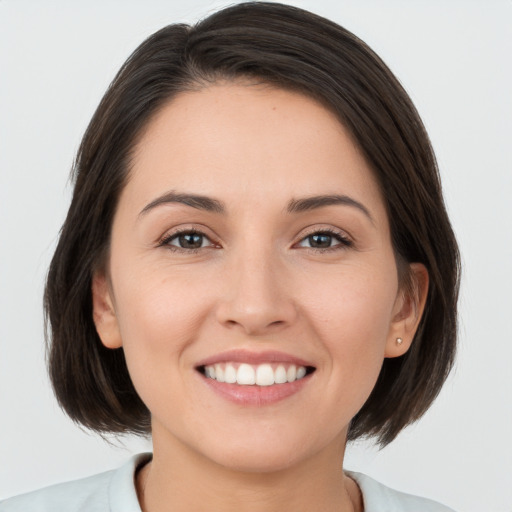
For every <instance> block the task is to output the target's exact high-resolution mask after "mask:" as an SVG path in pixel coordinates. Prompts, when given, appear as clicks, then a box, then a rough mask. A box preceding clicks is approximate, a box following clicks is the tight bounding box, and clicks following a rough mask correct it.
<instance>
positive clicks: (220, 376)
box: [215, 364, 224, 382]
mask: <svg viewBox="0 0 512 512" xmlns="http://www.w3.org/2000/svg"><path fill="white" fill-rule="evenodd" d="M215 380H217V381H218V382H224V369H223V368H222V366H221V365H220V364H216V365H215Z"/></svg>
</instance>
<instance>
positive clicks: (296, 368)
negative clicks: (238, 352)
mask: <svg viewBox="0 0 512 512" xmlns="http://www.w3.org/2000/svg"><path fill="white" fill-rule="evenodd" d="M197 370H198V371H199V372H200V373H201V374H202V375H203V376H204V377H206V378H208V379H213V380H215V381H217V382H223V383H227V384H237V385H239V386H273V385H275V384H277V385H279V384H289V383H292V382H295V381H298V380H301V379H303V378H304V377H306V376H308V375H310V374H312V373H313V372H314V371H315V368H314V367H313V366H300V365H296V364H286V363H263V364H247V363H238V362H225V363H217V364H212V365H204V366H199V367H198V368H197Z"/></svg>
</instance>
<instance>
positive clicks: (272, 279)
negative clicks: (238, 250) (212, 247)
mask: <svg viewBox="0 0 512 512" xmlns="http://www.w3.org/2000/svg"><path fill="white" fill-rule="evenodd" d="M226 274H227V277H226V279H225V280H223V286H222V287H221V288H222V292H221V293H222V297H221V298H220V300H219V303H218V307H217V320H218V321H219V322H220V323H221V324H223V325H224V326H225V327H227V328H230V329H240V330H241V331H243V332H244V333H245V334H247V335H251V336H263V335H267V334H271V333H275V332H276V331H280V330H281V329H284V328H286V327H288V326H290V325H291V324H292V323H293V322H294V321H295V319H296V316H297V307H296V304H295V302H294V300H293V293H292V287H291V286H290V285H291V284H292V283H291V282H290V278H289V272H286V269H285V268H284V263H282V262H280V261H279V258H278V257H276V255H275V254H272V251H271V250H257V251H254V250H252V251H248V252H247V253H243V254H238V255H233V258H232V259H230V262H229V269H228V270H227V272H226Z"/></svg>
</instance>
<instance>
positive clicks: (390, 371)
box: [45, 2, 460, 446]
mask: <svg viewBox="0 0 512 512" xmlns="http://www.w3.org/2000/svg"><path fill="white" fill-rule="evenodd" d="M237 80H238V81H242V82H247V80H249V82H251V81H253V82H257V83H264V84H269V85H271V86H275V87H278V88H282V89H286V90H291V91H296V92H300V93H302V94H305V95H307V96H309V97H311V98H313V99H315V100H317V101H318V102H321V103H322V105H324V106H325V107H326V108H328V109H329V110H330V111H332V112H333V113H334V114H336V115H337V117H338V119H339V120H340V122H341V123H342V124H343V125H344V126H345V127H346V128H347V129H348V130H349V132H350V133H351V136H352V137H353V139H354V141H355V142H356V143H357V144H358V146H359V148H360V150H361V151H362V153H363V155H364V156H365V158H366V161H367V163H368V164H369V166H370V168H371V169H372V170H373V172H374V174H375V176H376V178H377V180H378V183H379V185H380V188H381V191H382V195H383V197H384V201H385V204H386V207H387V212H388V216H389V222H390V227H391V238H392V244H393V247H394V251H395V255H396V260H397V267H398V270H399V276H400V279H401V284H402V286H410V285H411V280H410V279H408V273H407V270H406V269H407V265H406V264H407V263H410V262H420V263H423V264H424V265H425V266H426V268H427V270H428V273H429V278H430V279H429V281H430V282H429V291H428V297H427V304H426V308H425V311H424V314H423V318H422V319H421V322H420V325H419V328H418V331H417V333H416V336H415V339H414V341H413V344H412V346H411V348H410V349H409V351H408V352H407V353H406V354H405V355H403V356H401V357H398V358H394V359H385V361H384V363H383V366H382V369H381V372H380V375H379V378H378V380H377V383H376V385H375V388H374V389H373V391H372V393H371V395H370V397H369V398H368V400H367V401H366V403H365V404H364V406H363V407H362V408H361V410H360V411H359V412H358V413H357V415H356V416H355V417H354V418H353V421H352V423H351V425H350V429H349V436H348V437H349V440H353V439H356V438H359V437H361V436H371V437H376V438H377V440H378V442H379V443H380V444H381V445H382V446H384V445H386V444H387V443H389V442H390V441H392V440H393V439H394V438H395V437H396V435H397V434H398V433H399V432H400V431H401V430H402V429H403V428H404V427H405V426H406V425H408V424H410V423H411V422H413V421H415V420H417V419H418V418H419V417H420V416H421V415H422V414H423V413H424V412H425V411H426V410H427V409H428V407H429V406H430V405H431V403H432V402H433V400H434V399H435V398H436V396H437V395H438V393H439V391H440V389H441V386H442V384H443V383H444V381H445V379H446V377H447V375H448V373H449V371H450V369H451V367H452V365H453V360H454V355H455V345H456V334H457V296H458V289H459V274H460V264H459V253H458V248H457V244H456V240H455V237H454V234H453V231H452V228H451V225H450V222H449V219H448V216H447V213H446V209H445V206H444V202H443V197H442V192H441V184H440V180H439V174H438V169H437V164H436V159H435V156H434V153H433V150H432V147H431V145H430V141H429V138H428V136H427V134H426V131H425V129H424V126H423V124H422V122H421V120H420V118H419V115H418V113H417V111H416V109H415V107H414V106H413V104H412V102H411V100H410V99H409V97H408V96H407V94H406V92H405V91H404V89H403V88H402V86H401V85H400V83H399V82H398V80H397V79H396V78H395V76H394V75H393V74H392V73H391V71H390V70H389V69H388V68H387V66H386V65H385V64H384V63H383V62H382V61H381V59H380V58H379V57H378V56H377V55H376V54H375V53H374V52H373V51H372V50H371V49H370V48H368V46H367V45H366V44H365V43H364V42H362V41H361V40H360V39H358V38H357V37H356V36H354V35H353V34H352V33H350V32H348V31H347V30H345V29H344V28H342V27H340V26H338V25H337V24H335V23H334V22H331V21H329V20H327V19H324V18H322V17H319V16H317V15H314V14H312V13H309V12H307V11H304V10H301V9H298V8H294V7H290V6H285V5H281V4H278V3H266V2H248V3H242V4H238V5H235V6H232V7H229V8H226V9H223V10H221V11H218V12H216V13H214V14H213V15H211V16H209V17H208V18H206V19H204V20H203V21H201V22H199V23H198V24H196V25H194V26H188V25H183V24H175V25H169V26H167V27H165V28H163V29H161V30H159V31H158V32H156V33H155V34H153V35H152V36H150V37H149V38H148V39H147V40H146V41H144V42H143V43H142V44H141V45H140V46H139V47H138V48H137V49H136V50H135V52H134V53H133V54H132V55H131V56H130V57H129V59H128V60H127V61H126V63H125V64H124V65H123V66H122V68H121V69H120V71H119V72H118V74H117V75H116V77H115V78H114V80H113V82H112V83H111V85H110V87H109V88H108V90H107V92H106V94H105V96H104V97H103V99H102V100H101V103H100V105H99V107H98V109H97V110H96V112H95V114H94V116H93V118H92V120H91V122H90V124H89V126H88V128H87V130H86V132H85V135H84V137H83V140H82V143H81V145H80V148H79V150H78V154H77V157H76V160H75V163H74V169H73V178H74V181H75V187H74V193H73V198H72V201H71V205H70V208H69V211H68V215H67V218H66V220H65V222H64V225H63V227H62V231H61V235H60V239H59V243H58V246H57V248H56V251H55V254H54V257H53V260H52V262H51V265H50V269H49V273H48V279H47V284H46V290H45V312H46V334H47V341H48V350H49V358H48V359H49V373H50V377H51V381H52V384H53V387H54V391H55V394H56V396H57V399H58V401H59V404H60V405H61V407H62V408H63V409H64V410H65V411H66V412H67V414H68V415H69V416H70V417H71V418H72V419H73V420H74V421H75V422H77V423H80V424H81V425H83V426H85V427H87V428H89V429H92V430H95V431H97V432H99V433H102V434H107V433H118V434H120V433H136V434H141V435H145V434H149V433H150V431H151V421H150V420H151V418H150V412H149V410H148V409H147V407H146V406H145V405H144V403H143V402H142V401H141V399H140V398H139V396H138V395H137V392H136V391H135V388H134V386H133V384H132V381H131V379H130V376H129V374H128V370H127V367H126V362H125V358H124V354H123V350H122V348H120V349H115V350H110V349H107V348H105V347H104V346H103V345H102V343H101V341H100V339H99V337H98V334H97V332H96V329H95V325H94V323H93V316H92V298H91V282H92V276H93V274H94V272H95V271H98V270H102V269H105V268H106V267H105V265H106V262H107V259H108V252H109V241H110V234H111V228H112V222H113V217H114V214H115V211H116V206H117V203H118V200H119V196H120V192H121V190H122V189H123V186H124V185H125V183H126V182H127V180H128V179H129V175H130V160H131V155H132V150H133V148H134V146H135V145H136V143H137V141H138V139H139V137H140V135H141V133H142V131H143V130H144V128H145V127H146V126H147V124H148V123H149V122H150V121H151V119H152V117H153V116H154V115H155V113H156V112H158V111H159V109H160V108H162V106H163V105H164V104H166V103H167V102H169V101H170V99H172V98H173V97H174V96H176V95H177V94H179V93H180V92H183V91H192V90H200V89H202V88H205V87H208V86H209V85H211V84H213V83H215V82H219V81H237Z"/></svg>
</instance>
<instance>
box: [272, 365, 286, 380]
mask: <svg viewBox="0 0 512 512" xmlns="http://www.w3.org/2000/svg"><path fill="white" fill-rule="evenodd" d="M274 380H275V383H276V384H284V383H285V382H288V379H287V378H286V369H285V367H284V366H283V365H281V364H280V365H279V366H278V367H277V368H276V374H275V376H274Z"/></svg>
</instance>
